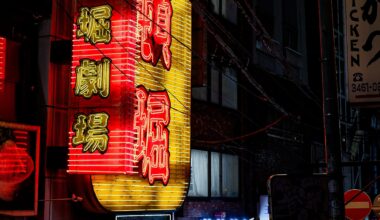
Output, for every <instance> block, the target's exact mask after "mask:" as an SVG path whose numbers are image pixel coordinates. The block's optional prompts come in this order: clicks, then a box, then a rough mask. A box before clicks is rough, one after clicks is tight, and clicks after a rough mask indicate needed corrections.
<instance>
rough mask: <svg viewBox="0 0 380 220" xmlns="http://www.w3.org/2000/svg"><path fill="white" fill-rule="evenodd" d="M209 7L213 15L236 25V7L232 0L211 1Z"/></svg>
mask: <svg viewBox="0 0 380 220" xmlns="http://www.w3.org/2000/svg"><path fill="white" fill-rule="evenodd" d="M210 7H211V9H212V10H213V12H214V13H215V14H217V15H221V16H222V17H223V18H225V19H226V20H227V21H229V22H231V23H233V24H237V7H236V4H235V2H234V0H211V1H210Z"/></svg>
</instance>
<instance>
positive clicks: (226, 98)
mask: <svg viewBox="0 0 380 220" xmlns="http://www.w3.org/2000/svg"><path fill="white" fill-rule="evenodd" d="M222 76H223V77H222V97H223V99H222V105H223V106H225V107H228V108H232V109H237V77H236V72H235V70H234V69H232V68H226V69H225V71H224V72H223V75H222Z"/></svg>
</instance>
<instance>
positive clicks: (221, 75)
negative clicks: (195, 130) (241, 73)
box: [192, 63, 238, 109]
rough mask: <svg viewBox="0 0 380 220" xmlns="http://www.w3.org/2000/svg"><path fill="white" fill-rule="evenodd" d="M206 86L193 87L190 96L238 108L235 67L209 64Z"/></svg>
mask: <svg viewBox="0 0 380 220" xmlns="http://www.w3.org/2000/svg"><path fill="white" fill-rule="evenodd" d="M209 73H210V75H209V81H208V88H207V87H193V88H192V97H193V98H194V99H198V100H202V101H210V102H212V103H214V104H219V105H222V106H224V107H227V108H231V109H237V108H238V82H237V74H236V71H235V69H233V68H232V67H218V66H217V65H216V64H215V63H212V64H211V69H210V72H209Z"/></svg>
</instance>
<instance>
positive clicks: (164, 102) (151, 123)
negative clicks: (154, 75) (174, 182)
mask: <svg viewBox="0 0 380 220" xmlns="http://www.w3.org/2000/svg"><path fill="white" fill-rule="evenodd" d="M136 96H137V105H138V106H137V112H136V113H135V123H134V126H135V129H137V144H135V161H136V162H139V161H140V160H142V175H143V176H144V177H147V176H148V179H149V183H150V184H153V183H154V181H155V180H162V182H163V184H164V185H166V184H167V183H168V181H169V154H170V153H169V130H168V128H167V126H168V125H169V122H170V99H169V96H168V94H167V92H166V91H157V92H150V93H148V92H147V91H146V89H145V88H144V87H142V86H141V87H138V88H137V91H136Z"/></svg>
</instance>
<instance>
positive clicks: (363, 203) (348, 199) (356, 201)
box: [344, 189, 372, 220]
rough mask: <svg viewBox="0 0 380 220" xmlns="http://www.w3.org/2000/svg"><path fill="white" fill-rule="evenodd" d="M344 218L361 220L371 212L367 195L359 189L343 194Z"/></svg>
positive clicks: (370, 204)
mask: <svg viewBox="0 0 380 220" xmlns="http://www.w3.org/2000/svg"><path fill="white" fill-rule="evenodd" d="M344 204H345V213H346V217H347V218H348V219H350V220H362V219H363V218H365V217H366V216H367V215H369V213H370V212H371V208H372V202H371V198H369V196H368V194H367V193H365V192H363V191H361V190H359V189H350V190H348V191H346V192H345V193H344Z"/></svg>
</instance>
